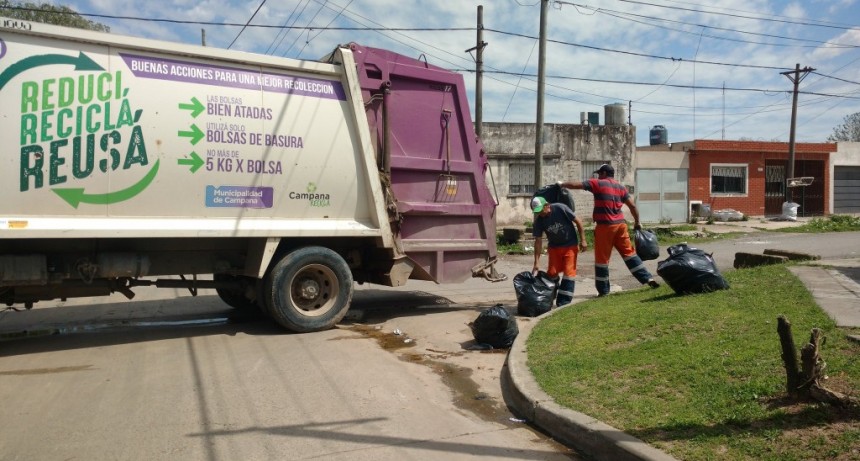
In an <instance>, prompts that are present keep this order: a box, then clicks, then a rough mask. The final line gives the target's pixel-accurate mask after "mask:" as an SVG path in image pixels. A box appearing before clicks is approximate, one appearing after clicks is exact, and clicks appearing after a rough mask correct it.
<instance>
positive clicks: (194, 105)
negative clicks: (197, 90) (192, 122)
mask: <svg viewBox="0 0 860 461" xmlns="http://www.w3.org/2000/svg"><path fill="white" fill-rule="evenodd" d="M179 108H180V109H183V110H190V111H191V117H193V118H197V116H198V115H200V114H201V113H202V112H203V109H206V107H205V106H203V103H202V102H200V101H199V100H198V99H197V98H195V97H192V98H191V104H184V103H179Z"/></svg>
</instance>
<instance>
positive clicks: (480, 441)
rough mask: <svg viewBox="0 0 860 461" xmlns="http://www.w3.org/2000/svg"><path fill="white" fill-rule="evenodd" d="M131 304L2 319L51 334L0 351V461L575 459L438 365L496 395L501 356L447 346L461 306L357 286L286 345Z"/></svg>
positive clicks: (460, 322) (464, 330)
mask: <svg viewBox="0 0 860 461" xmlns="http://www.w3.org/2000/svg"><path fill="white" fill-rule="evenodd" d="M145 295H146V296H150V295H154V296H161V297H163V298H162V299H153V298H144V296H145ZM171 296H172V297H173V298H172V299H171ZM138 298H144V299H141V300H136V301H134V302H129V301H125V300H123V299H114V298H111V302H109V303H107V304H89V303H88V302H83V301H80V300H78V301H75V302H68V303H64V304H70V305H67V306H64V307H63V308H51V307H48V306H47V305H46V306H40V307H39V308H37V309H34V310H32V311H29V312H8V311H7V312H5V313H3V314H2V318H0V327H3V331H9V330H8V328H9V326H10V324H12V323H15V324H16V325H18V326H26V327H27V328H28V329H29V330H30V331H32V332H33V334H36V335H39V334H44V333H45V332H50V333H54V334H50V335H46V336H37V337H33V338H27V339H12V340H9V339H8V338H7V340H5V341H3V342H0V382H2V386H0V400H2V402H3V412H2V413H0V414H2V416H0V421H2V423H3V425H4V427H5V429H4V430H3V433H2V435H0V452H2V453H3V459H9V460H14V459H21V460H31V459H40V460H68V459H123V460H131V459H147V460H153V459H194V460H235V459H243V460H245V459H247V460H251V459H281V460H283V459H290V460H301V459H343V460H371V459H372V460H395V459H396V460H402V459H451V460H470V459H532V460H569V459H577V458H574V457H572V456H570V455H569V453H570V451H569V450H568V449H566V448H565V447H562V446H560V445H557V444H555V443H553V442H552V441H550V440H548V439H547V437H545V436H542V435H540V434H539V433H537V432H536V431H534V430H533V429H531V428H530V427H529V426H527V425H526V424H524V423H523V422H521V421H518V420H516V419H515V418H514V419H512V418H513V415H511V414H510V413H509V412H508V411H507V409H506V408H505V407H504V405H502V404H501V403H500V402H501V399H500V397H499V395H500V393H499V391H498V390H496V391H495V392H494V394H495V396H490V395H487V394H483V393H482V392H481V391H480V390H479V389H478V387H479V386H478V384H477V383H476V382H475V381H474V380H473V379H472V378H470V376H471V374H472V373H471V370H470V369H469V368H465V367H461V366H460V365H458V364H456V362H455V361H451V360H448V359H449V358H450V356H451V355H453V354H458V355H459V357H458V358H457V359H458V360H461V361H462V362H465V363H466V364H471V365H474V366H475V367H476V368H477V369H482V370H483V371H484V372H485V373H486V374H488V375H492V376H494V378H490V379H491V380H494V381H495V382H494V383H484V385H485V386H487V385H493V384H494V385H495V387H496V388H498V376H499V372H500V367H501V365H502V363H503V362H504V357H505V355H504V353H503V352H504V351H502V352H501V353H499V352H494V353H490V354H487V353H485V352H481V351H465V350H464V349H463V348H462V346H461V343H465V342H467V341H468V340H469V339H471V336H469V333H468V331H469V330H468V327H467V326H466V325H465V322H467V321H468V320H469V319H471V318H474V317H475V316H476V315H477V312H478V310H476V309H463V308H449V307H446V306H445V305H444V304H442V302H444V301H443V300H440V299H438V297H434V296H432V295H429V294H427V293H423V292H418V293H415V292H408V291H407V292H388V291H385V290H382V289H371V290H370V291H369V292H358V293H357V294H356V301H355V309H354V311H353V314H352V318H355V317H356V316H362V317H365V320H363V321H362V322H360V323H359V322H352V321H347V322H344V323H343V324H342V325H341V326H340V327H339V328H337V329H333V330H329V331H324V332H319V333H312V334H304V335H300V334H289V333H285V332H284V331H283V330H281V329H280V328H279V327H277V326H275V325H274V323H272V322H271V321H269V320H268V319H266V318H263V317H262V316H255V315H250V316H249V315H237V313H236V312H235V311H233V310H232V309H230V308H226V307H225V306H224V305H223V303H222V302H221V300H220V299H219V298H218V297H217V296H215V295H214V294H201V295H200V296H198V297H196V298H192V297H190V296H188V293H187V292H186V293H182V292H172V290H140V293H139V295H138ZM101 302H102V303H103V302H104V300H101ZM428 302H429V303H430V304H429V305H430V306H431V307H430V308H428V307H427V305H428ZM45 304H47V303H45ZM435 305H438V306H439V308H438V309H436V308H434V307H433V306H435ZM395 306H401V307H399V308H398V309H397V310H395V309H394V307H395ZM404 306H405V307H404ZM410 306H423V307H410ZM25 317H29V318H25ZM370 322H372V323H370ZM377 322H382V324H378V323H377ZM28 323H29V325H28ZM388 323H391V324H397V325H402V326H400V328H401V329H402V331H403V333H401V334H400V335H394V334H393V333H392V329H391V328H388V327H386V326H384V325H386V324H388ZM413 324H423V325H425V326H426V327H428V328H429V330H431V331H432V330H436V331H434V333H441V334H443V335H445V336H443V338H437V339H436V340H434V341H436V342H439V343H441V345H440V346H437V347H438V349H437V348H435V347H432V346H431V344H433V342H430V341H426V340H425V339H424V337H423V335H422V334H417V335H412V336H408V335H409V334H411V331H410V327H411V325H413ZM437 328H438V330H437ZM20 330H21V328H18V331H20ZM425 331H426V330H425ZM443 331H444V333H443ZM409 338H411V339H412V341H409V342H404V340H405V339H409ZM410 344H411V347H410ZM434 351H435V352H434ZM392 352H394V353H392ZM401 352H403V353H404V354H405V355H401ZM483 363H486V365H483Z"/></svg>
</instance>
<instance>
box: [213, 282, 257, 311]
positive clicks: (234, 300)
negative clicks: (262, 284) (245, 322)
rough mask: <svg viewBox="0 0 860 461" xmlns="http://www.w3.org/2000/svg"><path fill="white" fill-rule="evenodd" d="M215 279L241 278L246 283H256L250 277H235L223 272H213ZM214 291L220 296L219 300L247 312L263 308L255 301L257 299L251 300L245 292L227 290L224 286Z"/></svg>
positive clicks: (252, 284)
mask: <svg viewBox="0 0 860 461" xmlns="http://www.w3.org/2000/svg"><path fill="white" fill-rule="evenodd" d="M213 279H214V280H215V281H218V282H222V281H227V280H235V279H243V280H245V281H246V282H247V283H249V284H251V286H254V285H256V284H257V283H258V281H257V280H255V279H252V278H250V277H235V276H232V275H225V274H215V276H214V277H213ZM215 292H216V293H218V297H219V298H221V301H224V302H225V303H226V304H227V305H228V306H230V307H232V308H235V309H239V310H242V311H247V312H254V311H256V312H262V311H263V308H262V307H261V306H260V305H259V304H258V303H257V300H251V299H249V298H248V297H247V296H245V293H244V292H242V291H237V290H229V289H225V288H216V289H215Z"/></svg>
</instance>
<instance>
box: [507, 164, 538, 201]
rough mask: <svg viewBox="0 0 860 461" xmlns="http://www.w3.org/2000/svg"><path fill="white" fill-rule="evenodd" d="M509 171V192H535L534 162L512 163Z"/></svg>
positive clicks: (519, 193) (515, 193)
mask: <svg viewBox="0 0 860 461" xmlns="http://www.w3.org/2000/svg"><path fill="white" fill-rule="evenodd" d="M508 171H509V173H508V176H509V177H508V194H511V195H531V194H533V193H534V191H535V165H534V163H511V164H510V168H509V170H508Z"/></svg>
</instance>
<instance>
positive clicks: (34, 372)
mask: <svg viewBox="0 0 860 461" xmlns="http://www.w3.org/2000/svg"><path fill="white" fill-rule="evenodd" d="M92 367H93V366H92V365H77V366H72V367H56V368H32V369H30V370H9V371H0V376H27V375H50V374H54V373H68V372H70V371H85V370H90V369H92Z"/></svg>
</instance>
